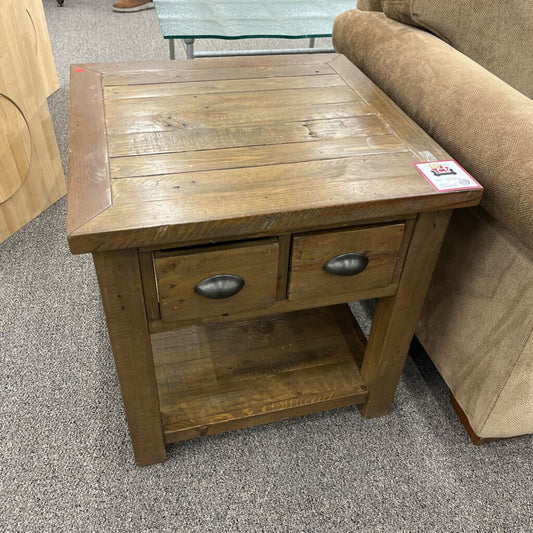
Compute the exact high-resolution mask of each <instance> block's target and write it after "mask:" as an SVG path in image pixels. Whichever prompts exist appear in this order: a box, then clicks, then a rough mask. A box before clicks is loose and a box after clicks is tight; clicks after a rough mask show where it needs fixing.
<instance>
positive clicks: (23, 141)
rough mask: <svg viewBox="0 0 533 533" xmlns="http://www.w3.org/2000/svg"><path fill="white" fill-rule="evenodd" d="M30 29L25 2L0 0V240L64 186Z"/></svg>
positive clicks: (59, 193)
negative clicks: (0, 152) (0, 159)
mask: <svg viewBox="0 0 533 533" xmlns="http://www.w3.org/2000/svg"><path fill="white" fill-rule="evenodd" d="M41 9H42V8H41ZM32 32H33V27H32V26H31V25H30V23H29V20H28V15H27V13H26V10H25V7H24V3H23V2H17V1H15V0H3V1H2V7H1V9H0V122H1V124H0V150H1V151H2V169H1V170H0V182H1V183H0V242H2V241H3V240H5V239H6V238H7V237H9V236H10V235H11V234H13V233H14V232H15V231H17V230H18V229H20V228H21V227H22V226H23V225H24V224H26V223H28V222H29V221H30V220H31V219H32V218H34V217H36V216H37V215H38V214H40V213H41V212H42V211H44V210H45V209H46V208H47V207H49V206H50V205H52V204H53V203H54V202H56V201H57V200H59V198H61V197H62V196H63V195H64V194H65V190H66V188H65V177H64V174H63V168H62V166H61V160H60V158H59V150H58V148H57V143H56V139H55V133H54V128H53V125H52V120H51V118H50V113H49V111H48V105H47V101H46V94H45V91H44V90H42V87H43V82H42V79H41V76H40V73H39V70H38V68H37V67H38V59H37V58H36V50H35V48H34V46H35V41H34V39H35V36H34V34H33V33H32Z"/></svg>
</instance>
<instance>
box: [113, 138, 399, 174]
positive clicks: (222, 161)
mask: <svg viewBox="0 0 533 533" xmlns="http://www.w3.org/2000/svg"><path fill="white" fill-rule="evenodd" d="M402 150H403V151H407V150H406V149H405V145H404V144H403V143H402V141H401V140H400V139H399V138H398V137H396V136H395V135H378V136H376V137H353V138H352V137H349V138H346V139H331V140H329V139H326V140H316V141H315V142H313V143H311V142H304V143H288V144H276V145H270V146H263V145H261V146H245V147H242V148H225V149H222V150H203V151H195V152H185V153H177V154H155V155H144V156H130V157H119V158H114V159H112V160H111V177H112V178H128V177H132V176H133V177H134V176H154V175H155V176H158V177H159V176H162V175H163V174H173V173H179V172H190V171H191V169H194V171H195V172H201V171H203V170H222V169H231V168H246V169H248V168H250V167H251V166H253V167H260V166H264V165H279V164H285V163H298V162H301V161H316V160H325V159H339V157H343V158H345V157H353V156H357V155H363V154H369V155H372V154H379V153H387V152H401V151H402Z"/></svg>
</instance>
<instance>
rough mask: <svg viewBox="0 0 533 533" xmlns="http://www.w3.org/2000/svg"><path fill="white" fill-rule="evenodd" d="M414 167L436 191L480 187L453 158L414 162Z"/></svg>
mask: <svg viewBox="0 0 533 533" xmlns="http://www.w3.org/2000/svg"><path fill="white" fill-rule="evenodd" d="M415 167H416V169H417V170H418V172H420V174H422V176H424V178H426V180H427V181H428V182H429V183H430V184H431V185H432V186H433V187H434V188H435V189H437V191H463V190H466V189H482V187H481V185H480V184H479V183H478V182H477V181H476V180H475V179H474V178H473V177H472V176H471V175H470V174H469V173H468V172H467V171H466V170H465V169H464V168H463V167H462V166H461V165H460V164H459V163H457V161H453V159H451V160H449V161H426V162H425V163H415Z"/></svg>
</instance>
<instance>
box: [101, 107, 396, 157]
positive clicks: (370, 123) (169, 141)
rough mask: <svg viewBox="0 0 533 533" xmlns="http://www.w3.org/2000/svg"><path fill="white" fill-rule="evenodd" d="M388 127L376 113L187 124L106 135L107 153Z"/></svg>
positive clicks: (311, 137)
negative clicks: (261, 122)
mask: <svg viewBox="0 0 533 533" xmlns="http://www.w3.org/2000/svg"><path fill="white" fill-rule="evenodd" d="M390 132H391V131H390V129H389V127H388V126H387V125H386V124H385V123H384V122H383V121H382V120H381V119H380V117H378V116H376V115H363V116H360V117H344V118H337V119H326V120H307V121H298V122H287V121H278V122H266V123H263V124H241V125H237V126H207V127H204V126H202V125H200V124H190V125H189V126H187V127H185V126H184V127H182V128H181V129H179V128H175V129H172V130H170V131H155V132H146V133H126V134H117V135H109V136H108V138H107V144H108V150H109V156H110V157H120V156H129V155H147V154H161V153H169V152H174V153H178V152H189V151H193V150H215V149H219V148H238V147H240V146H257V145H269V144H284V143H291V142H311V141H315V140H319V139H344V138H346V137H355V136H358V135H364V136H371V137H374V136H376V135H383V134H386V133H390Z"/></svg>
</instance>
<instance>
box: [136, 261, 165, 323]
mask: <svg viewBox="0 0 533 533" xmlns="http://www.w3.org/2000/svg"><path fill="white" fill-rule="evenodd" d="M139 265H140V267H141V277H142V284H143V293H144V301H145V305H146V314H147V317H148V320H159V319H160V318H161V314H160V312H159V298H158V296H157V285H156V280H155V268H154V260H153V254H152V252H139Z"/></svg>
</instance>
